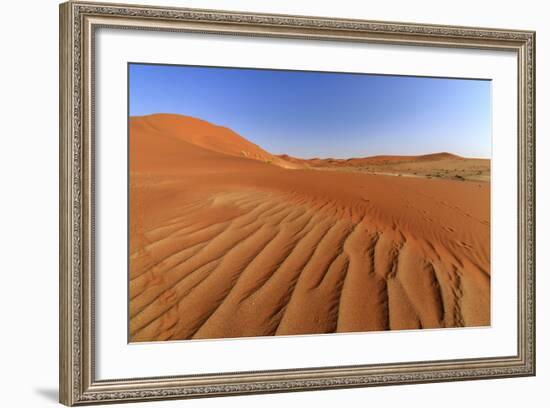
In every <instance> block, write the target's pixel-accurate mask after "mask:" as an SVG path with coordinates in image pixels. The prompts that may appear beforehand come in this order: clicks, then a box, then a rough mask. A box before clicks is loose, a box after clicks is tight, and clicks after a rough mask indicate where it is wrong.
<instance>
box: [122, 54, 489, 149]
mask: <svg viewBox="0 0 550 408" xmlns="http://www.w3.org/2000/svg"><path fill="white" fill-rule="evenodd" d="M129 102H130V106H129V111H130V115H131V116H138V115H147V114H151V113H178V114H182V115H188V116H194V117H197V118H201V119H204V120H207V121H209V122H212V123H214V124H217V125H221V126H226V127H229V128H231V129H232V130H234V131H235V132H237V133H239V134H240V135H241V136H243V137H245V138H246V139H248V140H250V141H252V142H253V143H256V144H258V145H259V146H261V147H262V148H264V149H265V150H267V151H269V152H270V153H273V154H282V153H286V154H290V155H292V156H297V157H303V158H312V157H325V158H326V157H334V158H349V157H364V156H374V155H379V154H402V155H409V154H426V153H435V152H443V151H446V152H451V153H455V154H459V155H461V156H465V157H485V158H489V157H490V155H491V82H490V81H487V80H465V79H449V78H424V77H410V76H384V75H367V74H346V73H325V72H307V71H280V70H259V69H238V68H215V67H212V68H210V67H190V66H173V65H145V64H130V66H129Z"/></svg>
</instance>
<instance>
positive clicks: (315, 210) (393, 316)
mask: <svg viewBox="0 0 550 408" xmlns="http://www.w3.org/2000/svg"><path fill="white" fill-rule="evenodd" d="M218 141H219V142H218ZM242 150H244V151H247V152H249V153H250V154H248V155H243V154H241V153H240V152H241V151H242ZM272 157H273V156H272V155H270V154H269V153H268V152H265V151H264V150H262V149H261V148H260V147H258V146H256V145H254V144H252V143H250V142H248V141H247V140H246V139H244V138H242V137H240V136H239V135H237V134H235V133H234V132H232V131H230V130H228V129H225V128H219V127H216V126H214V125H210V124H208V123H207V122H203V121H199V120H197V119H193V118H187V117H178V116H176V115H152V116H147V117H134V118H131V120H130V286H129V287H130V293H129V295H130V340H131V341H153V340H176V339H204V338H221V337H243V336H269V335H290V334H312V333H333V332H351V331H370V330H390V329H418V328H439V327H461V326H480V325H488V324H490V247H489V243H490V239H489V238H490V236H489V233H490V224H489V217H490V212H489V208H490V206H489V199H490V196H489V193H490V190H489V184H488V183H482V182H470V181H454V180H443V179H425V178H404V177H392V176H383V175H373V174H366V173H362V172H347V171H319V170H316V169H312V168H306V166H303V165H302V164H301V163H296V164H297V166H295V167H301V168H294V169H291V168H283V167H292V166H291V165H290V166H286V163H291V164H292V160H291V159H288V158H285V157H279V159H280V160H281V162H277V163H275V162H274V161H273V160H272V159H270V158H272ZM445 159H448V158H447V157H446V158H445ZM280 163H282V164H283V166H281V165H280ZM275 164H277V165H275Z"/></svg>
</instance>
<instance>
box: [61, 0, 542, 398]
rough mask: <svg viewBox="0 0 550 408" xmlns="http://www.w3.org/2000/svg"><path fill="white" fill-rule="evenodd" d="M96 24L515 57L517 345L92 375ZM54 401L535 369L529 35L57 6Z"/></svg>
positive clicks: (395, 380)
mask: <svg viewBox="0 0 550 408" xmlns="http://www.w3.org/2000/svg"><path fill="white" fill-rule="evenodd" d="M101 27H111V28H119V29H139V30H162V31H174V32H200V33H216V34H229V35H242V36H262V37H285V38H302V39H323V40H334V41H359V42H376V43H384V44H399V45H407V44H410V45H429V46H441V47H456V48H476V49H492V50H507V51H513V52H515V53H517V61H518V180H517V182H518V205H519V209H518V225H519V227H518V265H517V267H518V268H517V269H518V270H517V273H518V306H517V307H518V331H517V332H518V349H517V354H516V355H513V356H498V357H491V358H478V359H460V360H444V361H424V362H414V363H397V364H377V365H362V366H344V367H320V368H308V369H292V370H276V371H261V372H248V373H238V374H235V373H229V374H224V373H220V374H211V375H192V376H175V377H152V378H131V379H113V380H97V379H96V378H95V373H94V372H95V370H94V364H95V353H94V313H93V311H94V307H93V306H94V245H93V243H94V217H93V214H94V206H93V205H94V204H93V198H94V176H93V174H94V173H93V166H94V151H93V147H94V137H95V136H94V122H93V117H94V88H93V83H94V82H93V81H94V35H95V31H96V30H97V29H98V28H101ZM59 202H60V226H59V228H60V254H59V256H60V258H59V260H60V281H59V282H60V299H59V302H60V303H59V310H60V333H59V336H60V339H59V340H60V341H59V354H60V379H59V384H60V393H59V395H60V402H62V403H63V404H66V405H71V406H72V405H81V404H91V403H107V402H132V401H146V400H158V399H175V398H191V397H207V396H220V395H235V394H253V393H268V392H284V391H305V390H317V389H334V388H348V387H363V386H373V385H390V384H409V383H425V382H438V381H455V380H469V379H486V378H502V377H519V376H531V375H535V33H534V32H532V31H519V30H502V29H490V28H471V27H457V26H442V25H423V24H411V23H395V22H378V21H362V20H351V19H333V18H320V17H304V16H290V15H269V14H251V13H241V12H229V11H213V10H198V9H183V8H165V7H150V6H137V5H126V4H101V3H86V2H72V1H71V2H68V3H64V4H61V5H60V197H59Z"/></svg>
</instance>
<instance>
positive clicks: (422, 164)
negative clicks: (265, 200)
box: [277, 152, 491, 181]
mask: <svg viewBox="0 0 550 408" xmlns="http://www.w3.org/2000/svg"><path fill="white" fill-rule="evenodd" d="M277 157H279V158H280V159H282V160H284V161H285V162H288V163H292V164H294V165H296V166H301V167H302V168H315V169H323V170H340V171H360V172H363V173H369V174H386V175H394V176H409V177H427V178H442V179H451V180H470V181H489V180H490V174H491V162H490V160H488V159H475V158H465V157H460V156H457V155H455V154H451V153H446V152H441V153H431V154H424V155H419V156H371V157H358V158H350V159H330V158H328V159H319V158H314V159H301V158H297V157H291V156H289V155H286V154H283V155H279V156H277Z"/></svg>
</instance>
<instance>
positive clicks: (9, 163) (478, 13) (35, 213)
mask: <svg viewBox="0 0 550 408" xmlns="http://www.w3.org/2000/svg"><path fill="white" fill-rule="evenodd" d="M150 1H151V2H156V4H160V5H177V6H184V7H200V8H213V9H227V10H242V11H255V12H271V13H287V14H303V15H318V16H333V17H351V18H364V19H371V20H393V21H410V22H423V23H436V24H455V25H472V26H486V27H502V28H518V29H531V30H536V31H537V53H538V54H537V72H538V77H537V114H538V115H537V122H538V123H537V133H538V136H539V138H538V143H537V149H538V151H537V174H538V176H539V177H538V182H537V189H538V194H537V208H538V210H539V212H538V222H537V236H538V239H537V241H538V245H537V249H538V262H537V268H538V276H537V287H538V290H537V293H538V296H537V308H538V318H537V325H538V330H537V331H538V335H537V344H538V359H537V362H538V375H537V377H534V378H520V379H504V380H488V381H470V382H455V383H445V384H426V385H410V386H397V387H395V386H394V387H379V388H367V389H352V390H339V391H320V392H307V393H289V394H276V395H259V396H247V397H230V398H223V399H221V398H213V399H203V400H193V401H173V402H157V403H142V404H139V405H137V404H134V405H132V406H142V407H144V408H146V407H152V406H159V407H174V406H187V407H197V408H199V407H217V406H228V407H233V406H235V407H236V406H239V407H243V408H244V407H256V406H258V405H261V406H265V407H271V406H273V407H275V406H276V407H279V406H281V405H283V406H284V405H288V404H291V405H292V406H294V405H296V406H308V405H310V404H311V405H317V406H319V405H320V406H331V405H336V406H341V405H344V404H345V405H346V406H349V407H355V406H357V407H359V406H365V404H371V405H373V406H376V405H384V406H390V407H391V406H398V405H399V404H407V405H408V406H411V407H416V406H422V407H423V408H427V407H440V406H441V405H442V404H444V405H445V407H448V408H451V407H462V408H463V407H467V406H482V405H488V406H500V407H508V406H510V407H512V406H530V407H537V406H546V404H547V402H545V400H546V398H545V397H546V395H547V394H548V392H547V387H548V384H550V357H548V356H549V353H548V350H546V348H547V347H548V345H549V344H550V328H549V325H548V323H547V322H546V321H545V320H544V318H545V313H544V311H545V310H547V309H549V308H550V296H548V295H546V294H545V293H544V291H545V290H548V289H550V285H549V283H550V277H549V275H548V274H547V273H546V272H547V271H548V270H549V269H550V256H549V254H548V251H544V247H545V246H548V245H550V244H549V242H550V220H549V218H550V214H549V213H548V212H545V211H544V208H549V207H550V188H548V183H545V182H544V177H543V176H544V175H545V174H550V161H549V160H545V157H546V156H548V155H550V143H549V142H548V140H547V139H546V137H545V135H547V134H548V133H549V132H550V121H549V118H548V115H544V114H543V113H544V112H548V111H549V110H550V93H549V91H550V86H549V81H550V80H549V78H548V76H546V75H544V73H545V72H550V51H549V50H550V26H549V25H548V12H547V11H546V7H545V2H542V1H536V0H523V1H522V2H511V1H504V0H501V1H486V2H481V1H472V0H462V1H460V2H442V1H427V0H426V1H424V0H416V1H407V0H402V1H397V0H385V1H377V2H369V4H367V3H366V2H359V1H353V0H338V1H330V2H319V1H314V0H307V1H306V0H301V1H296V0H294V1H292V0H278V1H269V2H267V1H263V2H258V1H252V0H225V1H222V0H203V1H198V0H180V1H175V0H172V1H168V0H164V1H163V0H150ZM133 2H134V3H149V1H145V2H143V1H139V0H134V1H133ZM57 5H58V2H57V0H28V1H25V2H15V1H14V2H5V3H4V4H3V7H2V12H3V13H2V14H3V19H2V20H3V21H2V24H0V34H1V36H0V38H1V42H0V56H1V60H0V72H1V75H0V112H1V114H0V118H1V120H0V145H1V147H0V175H1V178H0V182H1V184H0V192H1V193H0V313H1V320H0V328H1V332H0V374H1V380H2V384H3V387H2V391H1V395H0V401H1V402H0V405H2V406H8V407H15V406H29V407H42V406H54V405H56V403H57V402H56V401H57V376H58V370H57V359H58V353H57V350H58V343H57V328H58V320H57V311H58V307H57V296H58V284H57V278H58V275H57V273H58V272H57V250H58V233H57V228H58V224H57V221H58V216H57V211H58V206H57V200H58V182H57V171H58V130H57V127H58V17H57V13H58V8H57ZM545 184H546V185H545ZM126 406H130V405H126Z"/></svg>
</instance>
